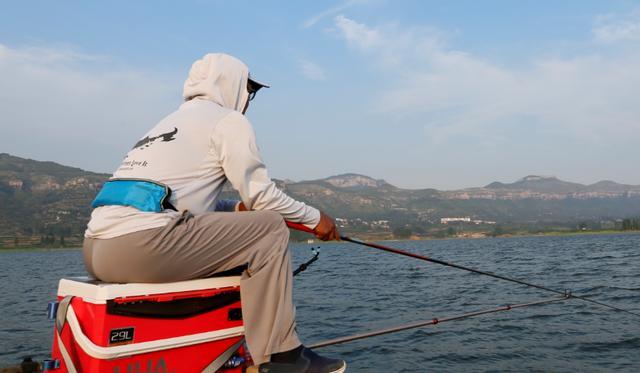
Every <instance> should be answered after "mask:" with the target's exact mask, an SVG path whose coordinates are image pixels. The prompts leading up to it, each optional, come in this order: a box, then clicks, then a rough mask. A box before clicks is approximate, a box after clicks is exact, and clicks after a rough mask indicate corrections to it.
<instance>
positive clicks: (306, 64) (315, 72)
mask: <svg viewBox="0 0 640 373" xmlns="http://www.w3.org/2000/svg"><path fill="white" fill-rule="evenodd" d="M298 68H299V69H300V73H301V74H302V75H304V76H305V77H307V78H308V79H311V80H324V79H325V78H326V76H325V72H324V69H323V68H322V67H320V66H318V65H317V64H315V63H313V62H311V61H309V60H305V59H301V60H299V61H298Z"/></svg>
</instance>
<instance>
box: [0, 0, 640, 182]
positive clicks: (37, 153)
mask: <svg viewBox="0 0 640 373" xmlns="http://www.w3.org/2000/svg"><path fill="white" fill-rule="evenodd" d="M218 51H221V52H227V53H229V54H233V55H235V56H237V57H239V58H241V59H242V60H244V61H245V62H246V63H247V64H248V65H249V67H250V69H251V71H252V74H253V75H254V76H256V77H258V78H259V79H261V80H264V81H266V82H268V83H270V84H271V85H272V88H271V89H269V90H265V91H261V92H260V94H259V95H258V97H257V98H256V100H254V101H253V102H252V106H251V108H250V110H249V112H248V116H249V119H251V121H252V122H253V124H254V127H255V129H256V132H257V134H258V141H259V144H260V146H261V149H262V152H263V156H264V158H265V160H266V162H267V165H268V166H269V168H270V173H271V175H272V177H277V178H289V179H294V180H303V179H315V178H321V177H326V176H329V175H333V174H338V173H344V172H356V173H362V174H366V175H370V176H372V177H375V178H383V179H386V180H387V181H389V182H391V183H393V184H395V185H398V186H402V187H410V188H421V187H436V188H440V189H454V188H463V187H471V186H479V185H484V184H488V183H490V182H492V181H495V180H499V181H506V182H508V181H514V180H516V179H518V178H520V177H523V176H525V175H528V174H543V175H556V176H558V177H560V178H563V179H566V180H571V181H577V182H583V183H593V182H596V181H599V180H602V179H613V180H616V181H618V182H623V183H629V184H640V172H638V165H637V160H638V159H640V147H638V145H637V144H638V140H640V105H638V102H640V101H639V100H638V98H637V97H640V68H638V66H640V1H577V0H575V1H562V2H558V1H535V2H533V1H529V2H522V1H518V2H517V1H470V0H469V1H455V2H451V1H449V2H445V1H384V0H351V1H313V2H312V1H307V2H302V1H295V2H294V1H263V2H248V1H205V0H201V1H182V2H169V1H162V2H160V1H135V2H131V1H112V2H81V1H59V2H48V1H46V2H45V1H42V2H38V1H36V2H12V3H8V4H5V5H4V7H3V11H2V12H1V13H0V86H2V87H3V88H4V89H3V90H2V91H1V92H0V113H2V117H1V119H0V130H1V131H2V135H1V136H0V152H8V153H11V154H15V155H18V156H23V157H29V158H34V159H40V160H54V161H57V162H60V163H63V164H67V165H73V166H78V167H82V168H85V169H88V170H93V171H102V172H111V171H112V170H114V169H115V168H116V166H117V165H118V164H119V161H120V159H121V158H122V156H123V155H124V154H125V152H126V151H127V150H128V149H129V148H130V146H131V144H133V143H135V141H136V140H137V139H138V138H140V137H141V136H142V135H143V134H144V133H145V132H146V131H147V130H148V129H149V128H150V127H151V126H153V124H154V123H155V122H156V121H158V120H159V119H160V118H162V117H163V116H164V115H166V114H168V113H169V112H171V111H172V110H174V109H175V108H176V107H177V106H178V105H179V104H180V100H181V97H180V92H181V86H182V82H183V80H184V78H185V76H186V73H187V71H188V69H189V67H190V65H191V63H192V62H193V61H194V60H195V59H197V58H199V57H201V56H202V55H204V54H205V53H207V52H218Z"/></svg>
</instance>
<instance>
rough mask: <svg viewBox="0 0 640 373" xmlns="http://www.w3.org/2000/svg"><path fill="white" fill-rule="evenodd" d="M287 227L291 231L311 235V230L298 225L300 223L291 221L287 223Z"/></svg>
mask: <svg viewBox="0 0 640 373" xmlns="http://www.w3.org/2000/svg"><path fill="white" fill-rule="evenodd" d="M287 227H289V228H291V229H295V230H297V231H302V232H307V233H311V234H313V233H314V232H313V229H311V228H309V227H307V226H306V225H304V224H300V223H294V222H291V221H287Z"/></svg>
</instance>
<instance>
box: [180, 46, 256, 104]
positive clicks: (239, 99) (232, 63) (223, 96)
mask: <svg viewBox="0 0 640 373" xmlns="http://www.w3.org/2000/svg"><path fill="white" fill-rule="evenodd" d="M248 79H249V68H248V67H247V65H245V64H244V63H243V62H242V61H240V60H239V59H237V58H235V57H233V56H230V55H228V54H224V53H209V54H207V55H205V56H204V57H203V58H202V59H199V60H197V61H196V62H194V63H193V65H192V66H191V70H190V71H189V77H188V78H187V80H186V81H185V82H184V90H183V92H182V96H183V97H184V98H185V100H188V99H190V98H193V97H196V96H197V97H201V98H203V99H206V100H210V101H213V102H215V103H217V104H219V105H221V106H223V107H226V108H228V109H232V110H236V111H242V109H244V106H245V104H246V103H247V100H248V99H249V92H248V91H247V81H248Z"/></svg>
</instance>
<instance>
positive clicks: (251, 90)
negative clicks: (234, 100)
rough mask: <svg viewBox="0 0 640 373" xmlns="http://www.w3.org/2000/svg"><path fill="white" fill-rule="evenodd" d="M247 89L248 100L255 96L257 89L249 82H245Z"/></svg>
mask: <svg viewBox="0 0 640 373" xmlns="http://www.w3.org/2000/svg"><path fill="white" fill-rule="evenodd" d="M247 91H248V92H249V101H251V100H253V98H254V97H256V93H257V92H258V90H257V89H255V88H254V87H253V85H252V84H251V83H247Z"/></svg>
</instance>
